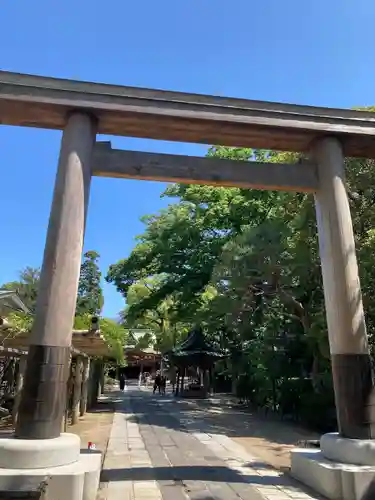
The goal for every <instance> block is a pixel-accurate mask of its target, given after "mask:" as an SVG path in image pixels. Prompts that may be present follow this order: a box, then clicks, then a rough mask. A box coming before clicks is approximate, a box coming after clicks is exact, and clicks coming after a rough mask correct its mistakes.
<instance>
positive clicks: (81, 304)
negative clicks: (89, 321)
mask: <svg viewBox="0 0 375 500" xmlns="http://www.w3.org/2000/svg"><path fill="white" fill-rule="evenodd" d="M99 258H100V255H99V254H98V253H97V252H95V251H93V250H90V251H88V252H86V253H85V254H84V255H83V262H82V265H81V272H80V277H79V284H78V295H77V308H76V315H77V316H81V315H83V314H91V315H92V316H99V315H100V313H101V311H102V309H103V305H104V297H103V289H102V286H101V278H102V274H101V272H100V269H99Z"/></svg>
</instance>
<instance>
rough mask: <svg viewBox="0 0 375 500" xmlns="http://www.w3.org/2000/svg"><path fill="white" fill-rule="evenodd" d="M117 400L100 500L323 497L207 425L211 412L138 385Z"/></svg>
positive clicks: (240, 499) (221, 499) (118, 395)
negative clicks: (305, 489)
mask: <svg viewBox="0 0 375 500" xmlns="http://www.w3.org/2000/svg"><path fill="white" fill-rule="evenodd" d="M116 397H118V401H117V408H116V413H115V416H114V421H113V426H112V430H111V435H110V439H109V444H108V449H107V455H106V458H105V461H104V468H103V473H102V488H101V491H100V493H99V498H100V499H103V500H104V499H106V500H148V499H149V500H151V499H155V500H158V499H159V500H160V499H164V500H262V499H267V500H291V499H294V500H302V499H305V500H308V499H318V498H321V497H318V496H313V495H311V493H310V494H309V493H307V492H306V491H304V490H302V489H301V487H300V486H299V485H298V484H297V483H295V482H294V481H293V480H292V479H290V478H289V477H288V476H285V475H283V474H282V473H280V472H279V471H276V470H274V469H273V468H272V467H270V466H269V465H268V464H266V463H264V462H262V461H260V460H259V459H257V458H256V457H254V456H251V455H250V454H249V453H248V452H247V451H246V450H245V449H244V448H243V447H242V446H240V445H239V444H238V443H236V442H234V441H233V440H232V439H231V438H230V437H228V436H226V435H225V434H224V433H223V430H222V429H216V428H214V427H213V426H212V423H208V422H206V421H205V416H204V415H205V410H204V409H202V408H200V405H199V404H196V403H195V402H192V401H189V400H180V399H176V398H174V397H173V396H172V395H171V394H170V393H169V394H168V393H167V394H166V395H165V396H161V395H159V394H155V395H153V394H152V389H151V388H144V387H142V388H138V385H136V384H129V385H128V386H127V388H126V390H125V391H124V392H123V393H121V392H120V391H118V392H117V393H116ZM211 419H212V416H211Z"/></svg>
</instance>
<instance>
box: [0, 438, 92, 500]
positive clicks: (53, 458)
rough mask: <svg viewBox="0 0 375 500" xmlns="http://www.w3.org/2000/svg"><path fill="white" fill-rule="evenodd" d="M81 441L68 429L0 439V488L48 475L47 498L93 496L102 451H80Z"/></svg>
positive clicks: (79, 499)
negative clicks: (34, 437)
mask: <svg viewBox="0 0 375 500" xmlns="http://www.w3.org/2000/svg"><path fill="white" fill-rule="evenodd" d="M80 444H81V443H80V439H79V437H78V436H76V435H75V434H67V433H66V434H61V436H60V437H57V438H54V439H40V440H31V439H30V440H28V439H14V437H13V436H9V437H6V438H2V439H0V490H2V491H7V490H11V489H12V487H13V486H14V484H15V483H17V484H20V483H22V482H25V483H28V482H30V481H35V480H38V478H40V480H41V481H42V480H43V479H44V478H46V477H48V478H49V479H48V498H51V499H53V500H66V499H69V500H95V498H96V495H97V491H98V487H99V480H100V470H101V453H100V452H95V451H90V450H82V451H81V450H80Z"/></svg>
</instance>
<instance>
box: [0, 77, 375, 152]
mask: <svg viewBox="0 0 375 500" xmlns="http://www.w3.org/2000/svg"><path fill="white" fill-rule="evenodd" d="M73 109H74V110H77V109H81V110H86V111H91V112H92V113H93V114H94V115H95V116H96V117H97V118H98V119H99V123H98V133H101V134H109V135H123V136H132V137H143V138H149V139H160V140H169V141H180V142H194V143H203V144H220V145H227V146H242V147H254V148H266V149H273V150H284V151H307V150H308V149H309V148H310V146H311V143H312V142H313V141H314V139H317V138H319V137H322V136H327V135H333V136H336V137H338V138H339V139H340V140H341V141H342V144H343V147H344V153H345V155H346V156H357V157H358V156H359V157H368V158H374V157H375V141H374V139H373V137H374V135H375V114H373V113H370V112H364V111H351V110H341V109H330V108H322V107H312V106H297V105H292V104H280V103H269V102H262V101H250V100H244V99H233V98H224V97H213V96H205V95H198V94H186V93H179V92H169V91H163V90H150V89H141V88H134V87H123V86H117V85H107V84H100V83H88V82H81V81H74V80H64V79H57V78H47V77H42V76H32V75H25V74H18V73H11V72H7V71H0V120H1V123H2V124H4V125H20V126H31V127H39V128H48V129H63V128H64V126H65V123H66V115H67V113H68V112H69V111H71V110H73Z"/></svg>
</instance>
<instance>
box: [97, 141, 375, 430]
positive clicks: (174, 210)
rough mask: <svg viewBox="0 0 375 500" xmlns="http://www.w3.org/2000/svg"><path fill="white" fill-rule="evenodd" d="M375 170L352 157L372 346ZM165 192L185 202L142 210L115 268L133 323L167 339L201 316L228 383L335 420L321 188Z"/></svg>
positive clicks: (230, 152)
mask: <svg viewBox="0 0 375 500" xmlns="http://www.w3.org/2000/svg"><path fill="white" fill-rule="evenodd" d="M208 156H216V157H219V158H231V159H238V160H245V161H253V160H257V161H268V162H275V163H279V162H284V163H290V162H296V161H300V160H301V159H300V158H299V157H298V156H297V155H295V154H291V153H275V152H270V151H259V150H251V149H242V148H227V147H214V148H211V149H210V151H209V153H208ZM374 167H375V164H374V161H373V160H363V159H347V160H346V171H347V183H348V192H349V198H350V203H351V210H352V217H353V225H354V231H355V239H356V245H357V252H358V259H359V264H360V266H359V267H360V275H361V283H362V290H363V296H364V305H365V310H366V312H367V325H368V331H369V337H370V342H371V347H372V348H373V345H374V338H373V332H374V322H375V302H374V300H373V298H372V295H373V293H372V288H373V278H374V274H375V266H374V264H375V257H374V255H375V252H374V251H375V206H374V204H375V168H374ZM301 168H303V165H301ZM164 196H167V197H171V198H174V199H175V198H176V197H177V198H178V202H177V203H173V204H171V205H169V207H168V208H166V209H164V210H162V211H160V212H159V213H157V214H154V215H149V216H145V217H143V222H144V224H145V231H144V233H143V234H142V235H140V236H139V237H138V242H137V245H136V246H135V248H134V249H133V251H132V252H131V254H130V255H129V257H128V258H126V259H123V260H121V261H120V262H118V263H116V264H114V265H112V266H111V267H110V269H109V271H108V275H107V277H106V279H107V281H109V282H111V283H113V284H114V285H115V286H116V288H117V289H118V290H119V291H120V292H121V293H122V294H123V296H124V297H125V299H126V300H127V307H126V309H125V311H124V320H125V321H129V322H131V323H133V324H137V322H139V323H138V324H142V325H145V324H146V323H147V324H148V325H154V327H155V328H156V330H157V331H159V332H160V335H161V337H163V335H166V338H167V339H168V338H169V337H170V335H171V333H170V332H173V331H178V332H184V331H186V330H187V329H188V328H190V327H191V326H192V325H193V324H195V323H200V324H202V325H203V327H204V329H205V331H206V332H207V334H208V335H209V336H210V339H211V340H212V341H213V342H214V343H216V345H217V346H220V347H221V348H223V349H225V350H226V352H227V353H228V356H227V359H226V360H224V361H223V362H221V363H219V364H218V366H217V371H218V379H219V380H220V381H221V383H222V384H224V383H225V381H227V382H229V383H230V384H231V385H232V388H233V390H235V391H236V392H237V394H238V395H239V396H240V397H241V398H242V399H246V400H248V401H250V402H252V403H254V404H256V405H258V406H271V407H273V408H274V409H276V410H278V411H280V412H282V413H284V414H290V415H292V416H294V417H295V418H300V419H303V420H304V421H305V422H307V423H311V424H314V425H316V424H317V423H318V422H319V421H322V420H324V421H325V423H326V424H328V426H329V425H334V417H333V415H334V411H333V405H334V402H333V392H332V381H331V372H330V358H329V347H328V337H327V326H326V320H325V311H324V296H323V288H322V279H321V270H320V260H319V251H318V242H317V234H316V220H315V208H314V200H313V197H312V196H311V195H306V194H302V193H289V192H275V191H255V190H246V189H239V188H215V187H210V186H197V185H181V184H174V185H171V186H169V187H168V188H167V190H166V192H165V193H164ZM160 315H161V316H162V317H161V316H160ZM163 322H165V323H163ZM162 324H165V325H167V327H165V333H164V330H163V329H162V328H161V329H160V325H162Z"/></svg>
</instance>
